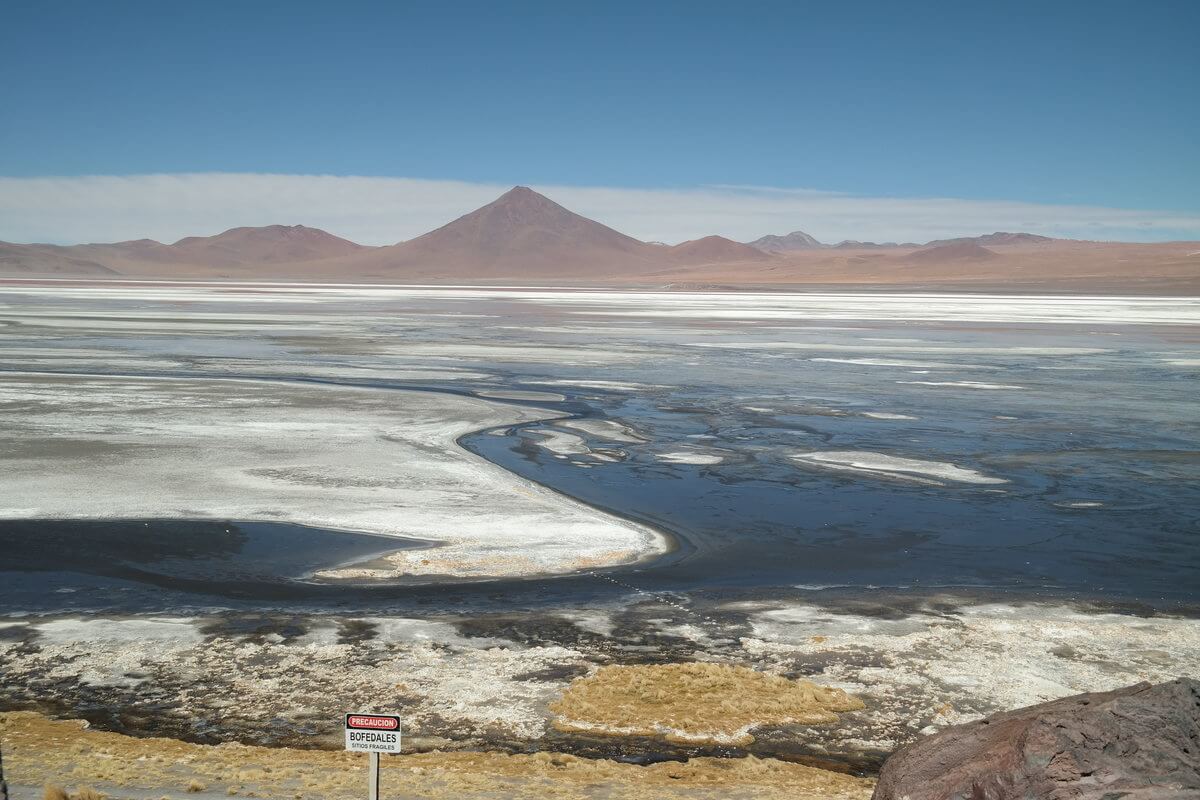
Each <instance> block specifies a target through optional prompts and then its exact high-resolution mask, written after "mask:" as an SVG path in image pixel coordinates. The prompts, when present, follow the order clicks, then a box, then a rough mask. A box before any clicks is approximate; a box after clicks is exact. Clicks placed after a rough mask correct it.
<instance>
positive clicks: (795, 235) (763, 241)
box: [749, 231, 825, 253]
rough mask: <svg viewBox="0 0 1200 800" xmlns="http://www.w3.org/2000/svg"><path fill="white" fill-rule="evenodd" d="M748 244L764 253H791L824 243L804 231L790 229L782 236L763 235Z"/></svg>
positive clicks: (815, 247)
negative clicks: (790, 230) (789, 231)
mask: <svg viewBox="0 0 1200 800" xmlns="http://www.w3.org/2000/svg"><path fill="white" fill-rule="evenodd" d="M749 245H750V246H751V247H753V248H755V249H757V250H761V251H763V252H764V253H792V252H795V251H797V250H818V249H820V248H822V247H824V246H825V245H823V244H821V243H820V242H818V241H817V240H816V239H815V238H813V237H812V236H809V235H808V234H807V233H805V232H804V231H792V232H791V233H788V234H785V235H783V236H763V237H762V238H759V239H755V240H754V241H753V242H749Z"/></svg>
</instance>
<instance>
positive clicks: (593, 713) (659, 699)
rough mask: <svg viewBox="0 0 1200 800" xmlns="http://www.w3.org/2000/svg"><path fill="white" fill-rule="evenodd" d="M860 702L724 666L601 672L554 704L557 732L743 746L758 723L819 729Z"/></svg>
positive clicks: (819, 688)
mask: <svg viewBox="0 0 1200 800" xmlns="http://www.w3.org/2000/svg"><path fill="white" fill-rule="evenodd" d="M862 707H863V704H862V701H861V700H859V699H858V698H856V697H852V696H851V695H848V694H846V693H845V692H844V691H842V690H841V689H830V688H826V687H822V686H817V685H816V684H814V683H809V682H808V681H791V680H788V679H787V678H783V677H781V676H778V675H769V674H766V673H763V672H756V671H755V670H752V669H749V668H747V667H738V666H730V665H725V664H663V665H653V666H609V667H602V668H601V669H599V670H597V671H596V672H595V673H593V674H592V675H589V676H587V677H584V678H579V679H577V680H576V681H575V682H574V683H572V684H571V686H570V687H569V688H568V689H567V691H566V692H565V693H564V694H563V697H562V699H561V700H559V701H558V702H556V703H553V704H552V705H551V706H550V710H551V711H554V712H555V713H557V714H558V715H559V718H558V719H556V720H555V723H554V724H555V726H556V727H558V728H559V729H560V730H575V731H591V732H594V733H608V734H614V735H622V736H631V735H632V736H663V737H665V738H666V739H668V740H669V741H673V742H680V743H696V742H711V743H732V744H742V745H744V744H748V743H750V742H752V741H754V736H753V735H752V734H751V733H750V731H751V730H752V729H753V728H756V727H760V726H763V725H786V724H800V725H821V724H829V723H834V722H837V720H838V716H837V713H835V712H839V711H856V710H858V709H860V708H862Z"/></svg>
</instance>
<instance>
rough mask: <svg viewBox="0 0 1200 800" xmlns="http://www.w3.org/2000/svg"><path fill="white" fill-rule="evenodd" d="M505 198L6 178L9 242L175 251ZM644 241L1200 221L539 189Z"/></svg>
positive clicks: (379, 238) (282, 179) (791, 196)
mask: <svg viewBox="0 0 1200 800" xmlns="http://www.w3.org/2000/svg"><path fill="white" fill-rule="evenodd" d="M508 188H509V187H508V186H502V185H498V184H485V183H465V182H460V181H432V180H417V179H411V178H378V177H357V176H332V175H263V174H246V173H201V174H168V175H128V176H109V175H97V176H84V177H66V178H53V177H47V178H0V240H4V241H10V242H53V243H60V244H70V243H76V242H111V241H120V240H124V239H135V238H142V237H147V238H151V239H157V240H159V241H166V242H171V241H175V240H177V239H180V238H182V237H184V236H191V235H210V234H214V233H219V232H220V231H223V230H226V229H228V228H232V227H237V226H239V225H269V224H274V223H279V224H288V225H293V224H304V225H309V226H312V227H316V228H323V229H325V230H327V231H330V232H331V233H335V234H337V235H339V236H344V237H346V238H348V239H352V240H354V241H357V242H362V243H364V244H392V243H394V242H397V241H402V240H404V239H409V238H412V237H413V236H417V235H419V234H421V233H424V232H425V231H428V230H431V229H433V228H436V227H438V226H440V225H443V224H445V223H446V222H449V221H450V220H452V219H454V218H455V217H457V216H460V215H462V214H465V213H466V212H468V211H470V210H472V209H474V208H477V207H479V206H481V205H483V204H484V203H487V202H489V201H491V200H493V199H494V198H495V197H497V196H498V195H499V194H500V193H501V192H503V191H505V190H506V189H508ZM533 188H534V189H537V190H538V191H541V192H543V193H544V194H546V195H548V196H549V197H550V198H552V199H553V200H556V201H557V202H559V203H562V204H563V205H565V206H566V207H568V208H570V209H572V210H573V211H577V212H579V213H580V214H584V215H585V216H588V217H591V218H593V219H597V220H599V221H601V222H604V223H605V224H607V225H611V226H612V227H614V228H616V229H618V230H621V231H624V232H626V233H628V234H630V235H632V236H636V237H638V238H640V239H646V240H653V241H664V242H679V241H683V240H685V239H694V238H697V237H700V236H706V235H708V234H713V233H716V234H721V235H723V236H728V237H729V238H731V239H737V240H741V241H749V240H752V239H756V238H758V237H759V236H762V235H764V234H768V233H787V232H789V231H793V230H804V231H806V232H808V233H810V234H812V235H814V236H816V237H817V238H818V239H821V240H822V241H826V242H837V241H841V240H843V239H862V240H871V241H916V242H924V241H927V240H929V239H936V238H942V237H948V236H961V235H974V234H979V233H989V232H991V231H996V230H1009V231H1014V230H1019V231H1028V232H1031V233H1040V234H1044V235H1047V236H1067V237H1075V238H1086V239H1115V240H1131V241H1162V240H1170V239H1198V238H1200V213H1189V212H1165V211H1148V210H1134V209H1117V208H1103V207H1097V206H1082V205H1049V204H1040V203H1017V202H1000V201H981V200H962V199H955V198H894V197H864V196H858V195H850V194H841V193H837V192H822V191H813V190H808V189H787V188H777V187H761V186H703V187H696V188H683V189H678V188H676V189H625V188H605V187H587V186H553V185H544V186H538V185H535V186H534V187H533Z"/></svg>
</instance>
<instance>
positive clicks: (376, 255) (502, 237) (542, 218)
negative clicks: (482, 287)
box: [344, 186, 664, 279]
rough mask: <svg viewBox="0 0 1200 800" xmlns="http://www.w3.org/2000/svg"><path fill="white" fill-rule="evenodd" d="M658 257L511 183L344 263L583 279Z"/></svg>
mask: <svg viewBox="0 0 1200 800" xmlns="http://www.w3.org/2000/svg"><path fill="white" fill-rule="evenodd" d="M663 261H664V259H663V248H661V247H655V246H653V245H649V244H646V243H645V242H641V241H638V240H637V239H634V238H633V237H631V236H626V235H625V234H623V233H619V232H618V231H615V230H613V229H612V228H609V227H608V226H606V225H601V224H600V223H599V222H595V221H593V220H590V219H588V218H587V217H582V216H580V215H578V214H576V213H574V212H571V211H568V210H567V209H565V208H563V207H562V206H560V205H559V204H558V203H555V202H554V201H552V200H550V199H549V198H547V197H544V196H542V195H540V194H538V193H537V192H535V191H533V190H532V189H529V188H527V187H525V186H517V187H515V188H513V189H510V190H509V191H507V192H505V193H504V194H503V195H501V196H500V197H499V198H498V199H496V200H495V201H493V202H491V203H488V204H487V205H486V206H484V207H483V208H480V209H477V210H475V211H472V212H471V213H470V214H466V215H464V216H462V217H459V218H458V219H456V220H454V221H453V222H451V223H449V224H447V225H443V226H442V227H440V228H438V229H437V230H434V231H430V232H429V233H426V234H424V235H422V236H418V237H417V238H416V239H412V240H410V241H407V242H401V243H400V244H396V245H392V246H391V247H381V248H379V249H377V250H375V251H372V252H370V253H364V254H361V255H359V256H355V257H353V258H351V259H348V260H346V261H345V263H344V265H345V266H346V267H347V268H352V269H358V270H366V271H367V272H368V273H369V274H373V275H386V276H391V277H395V278H402V277H421V278H461V279H467V278H473V279H500V278H512V279H521V278H541V277H551V276H575V277H579V278H582V279H588V278H590V277H593V276H602V275H611V274H618V275H619V274H630V273H637V272H645V271H649V270H652V269H654V267H655V266H656V265H661V264H662V263H663Z"/></svg>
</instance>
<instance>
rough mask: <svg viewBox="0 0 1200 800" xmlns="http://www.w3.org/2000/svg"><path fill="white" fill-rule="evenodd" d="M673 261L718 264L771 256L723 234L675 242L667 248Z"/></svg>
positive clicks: (764, 259) (756, 259)
mask: <svg viewBox="0 0 1200 800" xmlns="http://www.w3.org/2000/svg"><path fill="white" fill-rule="evenodd" d="M668 252H669V254H670V256H671V258H672V259H674V260H675V261H678V262H681V263H686V264H718V263H722V262H729V261H767V260H769V259H770V258H771V255H770V254H769V253H764V252H763V251H762V250H759V249H758V248H757V247H752V246H751V245H748V244H742V243H741V242H735V241H733V240H732V239H726V238H725V237H724V236H705V237H704V238H703V239H692V240H691V241H689V242H683V243H682V244H677V245H675V246H674V247H672V248H670V249H669V251H668Z"/></svg>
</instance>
